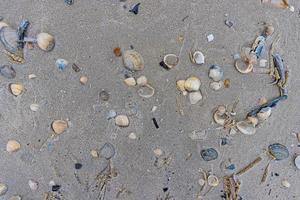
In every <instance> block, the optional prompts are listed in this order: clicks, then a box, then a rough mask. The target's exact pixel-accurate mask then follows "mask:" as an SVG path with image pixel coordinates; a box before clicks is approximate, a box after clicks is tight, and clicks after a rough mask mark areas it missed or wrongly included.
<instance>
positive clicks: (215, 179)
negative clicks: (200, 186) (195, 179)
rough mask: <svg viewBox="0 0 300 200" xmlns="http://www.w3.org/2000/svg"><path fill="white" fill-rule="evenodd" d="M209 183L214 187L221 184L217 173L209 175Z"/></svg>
mask: <svg viewBox="0 0 300 200" xmlns="http://www.w3.org/2000/svg"><path fill="white" fill-rule="evenodd" d="M207 184H208V185H209V186H212V187H216V186H218V185H219V179H218V177H216V176H215V175H209V176H208V177H207Z"/></svg>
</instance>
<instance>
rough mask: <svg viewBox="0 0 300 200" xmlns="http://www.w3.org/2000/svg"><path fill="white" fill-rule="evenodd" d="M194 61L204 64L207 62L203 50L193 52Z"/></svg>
mask: <svg viewBox="0 0 300 200" xmlns="http://www.w3.org/2000/svg"><path fill="white" fill-rule="evenodd" d="M192 62H193V63H195V64H198V65H202V64H204V63H205V57H204V55H203V53H202V52H201V51H195V52H194V53H193V54H192Z"/></svg>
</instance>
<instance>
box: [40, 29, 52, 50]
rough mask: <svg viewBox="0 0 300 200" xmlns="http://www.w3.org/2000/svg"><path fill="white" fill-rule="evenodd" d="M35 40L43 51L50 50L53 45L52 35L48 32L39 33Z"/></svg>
mask: <svg viewBox="0 0 300 200" xmlns="http://www.w3.org/2000/svg"><path fill="white" fill-rule="evenodd" d="M36 40H37V44H38V46H39V48H40V49H42V50H44V51H51V50H52V49H53V48H54V46H55V40H54V37H53V36H52V35H50V34H48V33H39V34H38V35H37V37H36Z"/></svg>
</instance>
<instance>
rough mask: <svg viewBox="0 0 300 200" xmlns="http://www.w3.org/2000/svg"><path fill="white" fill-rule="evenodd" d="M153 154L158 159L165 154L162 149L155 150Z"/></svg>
mask: <svg viewBox="0 0 300 200" xmlns="http://www.w3.org/2000/svg"><path fill="white" fill-rule="evenodd" d="M153 153H154V155H155V156H156V157H159V156H161V155H162V154H163V151H162V150H161V149H159V148H157V149H154V150H153Z"/></svg>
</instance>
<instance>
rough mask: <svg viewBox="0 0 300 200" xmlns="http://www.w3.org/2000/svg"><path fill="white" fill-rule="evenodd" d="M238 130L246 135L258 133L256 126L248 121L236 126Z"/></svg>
mask: <svg viewBox="0 0 300 200" xmlns="http://www.w3.org/2000/svg"><path fill="white" fill-rule="evenodd" d="M236 127H237V129H238V130H239V131H240V132H241V133H243V134H245V135H253V134H255V132H256V128H255V125H254V124H252V123H250V122H248V121H240V122H238V123H237V124H236Z"/></svg>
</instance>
